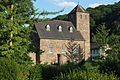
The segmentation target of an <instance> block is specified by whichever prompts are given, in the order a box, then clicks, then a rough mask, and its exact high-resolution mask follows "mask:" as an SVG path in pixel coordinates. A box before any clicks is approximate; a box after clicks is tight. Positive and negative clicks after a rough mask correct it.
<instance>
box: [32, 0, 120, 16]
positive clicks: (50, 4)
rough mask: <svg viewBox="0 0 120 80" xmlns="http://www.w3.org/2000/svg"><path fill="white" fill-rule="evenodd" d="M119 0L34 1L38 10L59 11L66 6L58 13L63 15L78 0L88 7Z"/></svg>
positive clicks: (80, 3)
mask: <svg viewBox="0 0 120 80" xmlns="http://www.w3.org/2000/svg"><path fill="white" fill-rule="evenodd" d="M118 1H120V0H36V2H34V6H35V8H36V9H38V11H43V10H47V11H59V10H61V9H63V8H65V10H64V11H63V12H61V13H59V14H57V15H62V14H67V13H69V12H70V11H71V10H72V9H73V8H74V7H75V6H76V5H77V4H78V2H79V5H81V6H82V7H84V8H85V9H86V8H88V7H93V8H94V7H96V6H99V5H102V4H104V5H107V4H113V3H115V2H118ZM57 15H49V16H46V18H53V17H55V16H57Z"/></svg>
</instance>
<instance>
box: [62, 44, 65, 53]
mask: <svg viewBox="0 0 120 80" xmlns="http://www.w3.org/2000/svg"><path fill="white" fill-rule="evenodd" d="M65 53H66V47H65V45H63V46H62V54H65Z"/></svg>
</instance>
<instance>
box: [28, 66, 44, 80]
mask: <svg viewBox="0 0 120 80" xmlns="http://www.w3.org/2000/svg"><path fill="white" fill-rule="evenodd" d="M41 69H42V68H41V65H39V64H37V65H35V66H32V67H31V68H30V70H29V77H28V78H29V80H42V75H41V72H42V70H41Z"/></svg>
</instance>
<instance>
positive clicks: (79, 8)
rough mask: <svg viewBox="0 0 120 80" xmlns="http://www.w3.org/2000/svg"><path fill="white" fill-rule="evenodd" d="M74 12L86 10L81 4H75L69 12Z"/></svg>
mask: <svg viewBox="0 0 120 80" xmlns="http://www.w3.org/2000/svg"><path fill="white" fill-rule="evenodd" d="M76 12H86V10H85V9H84V8H83V7H82V6H80V5H77V6H76V7H75V8H74V9H73V10H72V11H71V12H70V13H69V14H71V13H76Z"/></svg>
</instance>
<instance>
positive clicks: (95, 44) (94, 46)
mask: <svg viewBox="0 0 120 80" xmlns="http://www.w3.org/2000/svg"><path fill="white" fill-rule="evenodd" d="M90 47H91V49H99V48H100V44H99V43H97V42H91V43H90Z"/></svg>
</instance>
